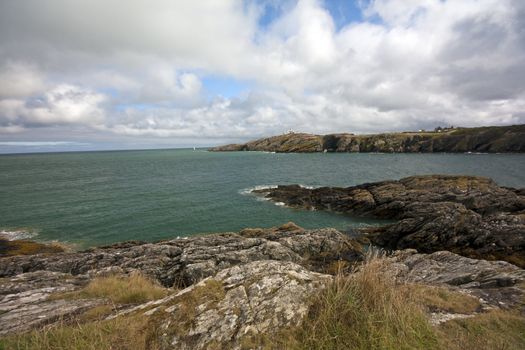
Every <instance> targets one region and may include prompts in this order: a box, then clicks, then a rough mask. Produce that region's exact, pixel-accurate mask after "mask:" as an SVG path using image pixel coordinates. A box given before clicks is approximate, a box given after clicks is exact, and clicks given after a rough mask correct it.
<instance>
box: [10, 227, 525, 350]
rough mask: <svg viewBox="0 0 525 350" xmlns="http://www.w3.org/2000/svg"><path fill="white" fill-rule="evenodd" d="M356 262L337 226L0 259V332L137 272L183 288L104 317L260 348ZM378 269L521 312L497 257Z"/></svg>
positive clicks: (66, 311) (210, 342)
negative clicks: (110, 278) (86, 289)
mask: <svg viewBox="0 0 525 350" xmlns="http://www.w3.org/2000/svg"><path fill="white" fill-rule="evenodd" d="M362 259H363V251H362V249H361V246H360V245H359V244H358V243H357V242H355V241H354V240H352V239H351V238H349V237H348V236H347V235H345V234H343V233H341V232H339V231H337V230H334V229H319V230H304V229H302V228H300V227H298V226H296V225H294V224H292V223H289V224H286V225H284V226H282V227H279V228H274V229H246V230H243V231H241V232H239V233H227V234H216V235H208V236H201V237H194V238H189V239H175V240H170V241H164V242H159V243H143V242H142V243H141V242H127V243H121V244H115V245H112V246H109V247H102V248H96V249H91V250H88V251H84V252H78V253H57V254H40V255H34V256H17V257H7V258H1V259H0V277H2V278H1V279H0V336H1V335H6V334H13V333H20V332H24V331H27V330H31V329H35V328H39V327H41V326H44V325H48V324H53V323H56V322H68V321H70V320H71V321H73V320H75V319H76V317H78V316H79V315H82V314H83V313H86V312H89V310H92V309H93V308H96V307H98V306H100V305H105V304H108V301H107V300H104V299H82V298H77V299H64V298H61V297H60V295H61V294H58V295H59V297H57V293H63V292H72V291H77V290H79V289H81V288H82V287H83V286H85V285H86V284H87V283H88V282H89V281H90V280H92V279H93V278H94V277H97V276H103V275H107V274H117V275H126V274H130V273H133V272H135V271H140V272H142V273H143V274H146V275H148V276H150V277H151V278H154V279H156V280H157V281H159V282H160V283H162V284H163V285H165V286H172V285H173V284H177V285H178V286H181V288H180V289H170V291H171V292H170V293H169V294H168V295H167V296H166V297H164V298H162V299H159V300H155V301H150V302H147V303H144V304H138V305H136V304H134V305H133V304H132V305H112V307H113V312H112V314H110V315H109V316H107V319H115V318H120V317H128V316H131V317H134V316H138V317H140V318H141V319H143V318H147V322H148V324H149V325H150V326H151V329H153V330H154V333H153V334H152V337H154V341H155V342H156V344H159V346H160V347H161V348H162V349H208V348H228V349H230V348H231V349H241V348H258V347H257V346H256V345H253V344H257V341H258V339H259V337H268V336H270V337H271V336H272V334H277V333H278V332H280V331H282V330H283V329H287V328H289V327H293V326H296V325H298V324H300V323H301V321H302V319H303V317H305V315H306V314H307V313H308V309H309V305H310V303H311V301H312V297H313V296H315V295H316V293H318V292H319V291H320V290H322V289H323V288H325V287H326V286H327V285H328V284H329V283H330V282H331V281H332V280H333V278H334V276H333V273H334V269H333V265H334V262H337V265H340V262H341V261H346V262H347V263H350V264H354V263H355V264H357V265H354V266H356V267H357V268H358V266H359V263H360V261H362ZM384 268H385V269H386V270H387V271H388V274H389V275H391V276H396V277H397V279H398V280H399V281H400V282H403V283H404V282H408V283H422V284H425V285H430V286H442V287H444V288H449V289H450V290H456V291H460V292H461V293H467V294H469V295H472V296H475V297H476V298H479V300H480V305H481V308H480V310H477V311H476V312H484V310H488V309H491V308H516V307H520V305H521V302H522V300H523V297H524V291H523V283H524V281H525V270H523V269H521V268H519V267H517V266H514V265H512V264H509V263H506V262H502V261H484V260H477V259H469V258H465V257H462V256H459V255H456V254H454V253H451V252H436V253H433V254H421V253H417V252H416V251H415V250H402V251H397V252H395V254H392V255H391V256H389V257H388V258H386V259H385V264H384ZM331 273H332V274H331ZM438 311H439V310H438ZM524 311H525V310H524ZM445 316H446V317H457V315H449V314H445ZM460 316H462V315H460ZM467 316H468V315H467ZM75 322H76V321H75ZM252 345H253V346H252Z"/></svg>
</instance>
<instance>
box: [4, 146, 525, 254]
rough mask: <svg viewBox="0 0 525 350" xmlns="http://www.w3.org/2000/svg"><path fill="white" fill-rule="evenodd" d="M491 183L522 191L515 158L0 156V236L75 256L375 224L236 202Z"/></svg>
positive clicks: (520, 165) (522, 166) (521, 160)
mask: <svg viewBox="0 0 525 350" xmlns="http://www.w3.org/2000/svg"><path fill="white" fill-rule="evenodd" d="M436 173H442V174H469V175H483V176H489V177H492V178H493V179H494V180H496V181H497V182H498V184H500V185H505V186H513V187H525V155H519V154H494V155H489V154H364V153H362V154H321V153H317V154H272V153H262V152H225V153H212V152H207V151H204V150H197V151H193V150H153V151H111V152H83V153H48V154H23V155H2V156H0V231H8V232H30V233H36V234H37V236H36V237H35V239H38V240H43V241H48V240H59V241H65V242H70V243H75V244H79V245H80V246H82V247H86V246H92V245H100V244H106V243H111V242H117V241H123V240H131V239H140V240H159V239H165V238H172V237H176V236H188V235H192V234H196V233H201V232H224V231H237V230H239V229H242V228H244V227H270V226H275V225H280V224H283V223H285V222H288V221H294V222H296V223H297V224H299V225H301V226H303V227H307V228H314V227H328V226H330V227H336V228H339V229H343V230H345V229H349V228H352V227H355V226H360V225H368V224H377V221H371V220H366V219H362V218H352V217H349V216H345V215H340V214H333V213H325V212H313V211H303V210H294V209H290V208H285V207H279V206H276V205H274V204H272V203H270V202H267V201H262V200H258V199H257V198H256V197H255V196H253V195H249V194H246V192H247V191H246V190H247V189H250V188H253V187H255V186H262V185H277V184H292V183H299V184H303V185H307V186H322V185H330V186H351V185H356V184H360V183H363V182H373V181H380V180H386V179H399V178H402V177H405V176H410V175H416V174H436Z"/></svg>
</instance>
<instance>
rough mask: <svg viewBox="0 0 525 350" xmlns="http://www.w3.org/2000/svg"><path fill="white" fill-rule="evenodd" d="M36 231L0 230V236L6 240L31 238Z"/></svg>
mask: <svg viewBox="0 0 525 350" xmlns="http://www.w3.org/2000/svg"><path fill="white" fill-rule="evenodd" d="M37 234H38V233H36V232H34V231H27V230H0V238H2V239H6V240H8V241H16V240H20V239H31V238H33V237H35V236H36V235H37Z"/></svg>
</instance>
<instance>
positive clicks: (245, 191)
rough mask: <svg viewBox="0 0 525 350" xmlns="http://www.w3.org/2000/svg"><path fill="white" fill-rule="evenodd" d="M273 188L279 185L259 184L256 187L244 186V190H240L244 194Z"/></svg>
mask: <svg viewBox="0 0 525 350" xmlns="http://www.w3.org/2000/svg"><path fill="white" fill-rule="evenodd" d="M272 188H277V185H257V186H254V187H248V188H243V189H242V190H239V193H240V194H244V195H246V194H253V191H260V190H270V189H272Z"/></svg>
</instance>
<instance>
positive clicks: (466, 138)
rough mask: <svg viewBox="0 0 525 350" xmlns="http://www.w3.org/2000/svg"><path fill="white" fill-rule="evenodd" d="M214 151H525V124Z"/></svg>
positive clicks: (319, 138) (288, 140) (271, 141)
mask: <svg viewBox="0 0 525 350" xmlns="http://www.w3.org/2000/svg"><path fill="white" fill-rule="evenodd" d="M211 151H267V152H285V153H288V152H297V153H304V152H310V153H311V152H325V151H326V152H381V153H395V152H399V153H431V152H453V153H458V152H459V153H463V152H483V153H498V152H499V153H501V152H525V125H511V126H489V127H481V128H453V129H445V130H436V131H434V132H401V133H384V134H375V135H354V134H348V133H343V134H331V135H324V136H323V135H312V134H305V133H288V134H284V135H279V136H273V137H268V138H263V139H259V140H255V141H251V142H248V143H245V144H232V145H226V146H219V147H214V148H212V149H211Z"/></svg>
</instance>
